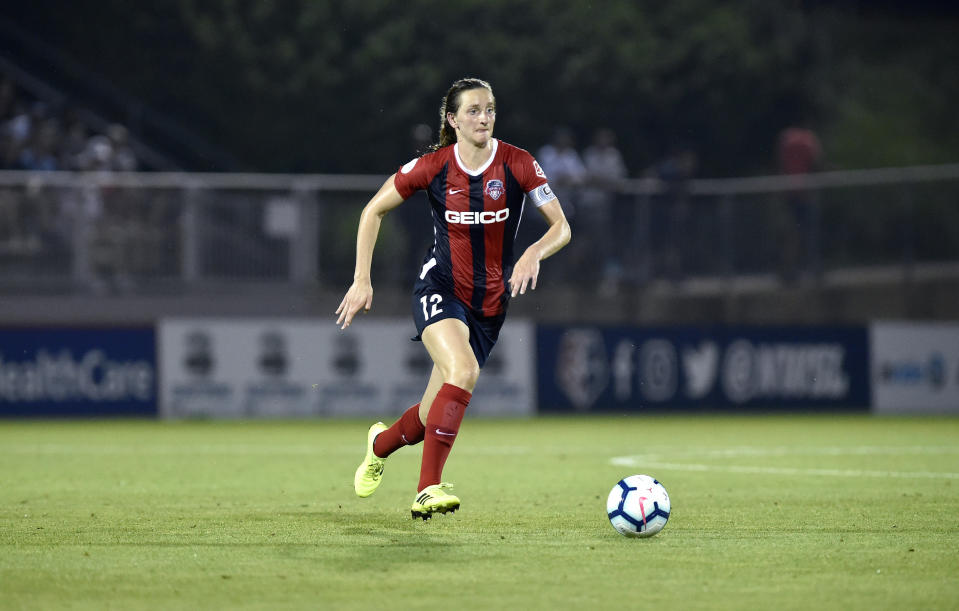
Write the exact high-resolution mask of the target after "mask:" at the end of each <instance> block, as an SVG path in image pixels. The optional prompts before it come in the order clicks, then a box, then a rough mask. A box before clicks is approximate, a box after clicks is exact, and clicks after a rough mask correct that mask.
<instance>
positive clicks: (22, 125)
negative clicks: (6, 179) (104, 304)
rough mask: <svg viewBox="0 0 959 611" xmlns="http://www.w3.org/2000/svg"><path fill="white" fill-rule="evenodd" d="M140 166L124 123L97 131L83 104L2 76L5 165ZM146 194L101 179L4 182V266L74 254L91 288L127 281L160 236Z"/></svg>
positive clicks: (1, 162) (0, 165) (0, 231)
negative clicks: (63, 185)
mask: <svg viewBox="0 0 959 611" xmlns="http://www.w3.org/2000/svg"><path fill="white" fill-rule="evenodd" d="M138 169H140V163H139V161H138V159H137V156H136V155H135V153H134V151H133V148H132V147H131V144H130V138H129V132H128V130H127V129H126V128H125V127H124V126H122V125H119V124H111V125H108V126H107V127H106V128H105V129H104V130H95V129H92V128H91V127H90V125H89V124H88V123H87V122H86V121H84V119H83V113H82V112H81V111H80V109H79V108H76V107H74V106H69V105H64V106H62V107H55V106H52V105H50V104H48V103H47V102H45V101H44V100H41V99H38V98H36V97H34V96H32V95H30V94H29V93H28V92H26V91H24V90H22V89H21V88H19V87H18V86H17V84H16V83H15V82H14V81H13V80H12V79H10V78H9V77H7V76H4V75H0V170H26V171H32V172H47V171H57V170H60V171H84V172H115V171H120V172H129V171H136V170H138ZM139 199H142V197H139V198H138V197H136V196H134V195H133V194H131V193H122V192H120V190H117V189H104V188H101V187H99V186H96V185H94V184H90V186H89V187H87V188H83V189H56V188H53V187H51V186H49V185H48V184H46V182H45V181H43V180H42V179H39V178H38V179H37V180H30V181H27V183H26V186H23V185H18V186H11V187H7V188H0V265H4V266H6V267H10V268H12V269H20V270H27V271H26V273H31V272H33V273H35V272H37V271H39V270H38V268H42V267H43V266H44V265H45V264H46V263H48V262H51V261H70V260H71V258H72V259H73V263H72V265H73V266H74V268H75V269H74V271H75V272H76V273H74V276H75V277H76V279H77V280H80V281H81V282H82V283H83V284H84V285H85V286H87V288H93V289H95V290H99V289H100V288H103V287H105V286H107V284H109V285H110V286H111V288H116V287H117V286H119V285H123V284H125V283H128V281H127V279H128V278H131V277H132V276H133V275H134V274H133V272H134V271H135V270H136V269H139V268H143V262H144V256H143V255H144V253H145V252H146V250H145V249H146V245H148V244H149V245H150V246H155V242H156V239H157V238H159V237H160V236H154V235H153V234H154V233H156V232H155V231H151V227H150V226H151V224H153V223H155V221H156V219H155V218H154V217H155V216H156V214H155V213H154V212H152V211H149V210H147V209H146V208H145V207H144V206H140V205H137V204H138V203H139V201H138V200H139ZM151 238H152V239H151ZM78 252H79V253H82V255H80V257H79V259H78V258H77V254H76V253H78ZM81 268H82V269H81ZM77 270H80V271H77Z"/></svg>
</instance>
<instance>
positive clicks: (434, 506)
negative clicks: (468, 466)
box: [411, 483, 460, 520]
mask: <svg viewBox="0 0 959 611" xmlns="http://www.w3.org/2000/svg"><path fill="white" fill-rule="evenodd" d="M452 489H453V484H447V483H442V484H433V485H432V486H427V487H426V488H423V490H421V491H420V492H418V493H417V494H416V500H414V501H413V509H412V512H411V513H412V514H413V519H416V518H423V519H424V520H429V519H430V516H432V515H433V514H434V513H453V512H454V511H456V510H457V509H459V508H460V500H459V499H458V498H457V497H455V496H454V495H452V494H450V493H448V492H446V491H447V490H452Z"/></svg>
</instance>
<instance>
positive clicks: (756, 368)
mask: <svg viewBox="0 0 959 611" xmlns="http://www.w3.org/2000/svg"><path fill="white" fill-rule="evenodd" d="M537 346H538V371H539V376H538V378H539V387H538V391H539V404H540V409H542V410H544V411H572V412H587V411H593V410H626V411H642V410H648V409H653V408H656V407H666V406H669V407H690V408H714V407H718V408H737V407H763V408H766V407H768V408H777V407H793V408H803V409H805V408H813V409H815V408H850V407H853V408H856V407H861V408H865V407H867V406H868V405H869V380H868V373H867V370H868V366H867V361H868V355H867V333H866V328H865V327H799V326H796V327H760V326H753V327H745V326H743V327H739V326H737V327H662V328H656V327H602V326H590V325H583V326H542V327H539V329H538V331H537Z"/></svg>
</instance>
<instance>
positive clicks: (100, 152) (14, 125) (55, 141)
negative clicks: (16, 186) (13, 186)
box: [0, 77, 139, 171]
mask: <svg viewBox="0 0 959 611" xmlns="http://www.w3.org/2000/svg"><path fill="white" fill-rule="evenodd" d="M138 165H139V164H138V162H137V157H136V155H135V154H134V152H133V148H132V147H131V146H130V138H129V132H128V131H127V129H126V128H125V127H124V126H122V125H119V124H113V125H110V126H108V127H107V128H106V130H104V133H97V132H95V131H93V130H91V129H90V127H89V126H88V125H87V123H86V122H84V121H83V120H82V119H81V117H80V113H79V109H77V108H76V107H72V106H66V107H63V108H52V107H51V106H50V105H49V104H47V103H45V102H43V101H42V100H38V99H36V98H34V97H32V96H30V95H28V94H26V93H25V92H23V91H22V90H20V89H19V88H18V87H17V85H16V83H14V81H13V80H12V79H10V78H9V77H0V169H4V170H84V171H104V170H107V171H134V170H137V169H138Z"/></svg>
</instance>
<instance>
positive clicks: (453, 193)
mask: <svg viewBox="0 0 959 611" xmlns="http://www.w3.org/2000/svg"><path fill="white" fill-rule="evenodd" d="M465 190H466V189H450V190H449V194H450V195H456V194H457V193H462V192H463V191H465Z"/></svg>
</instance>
